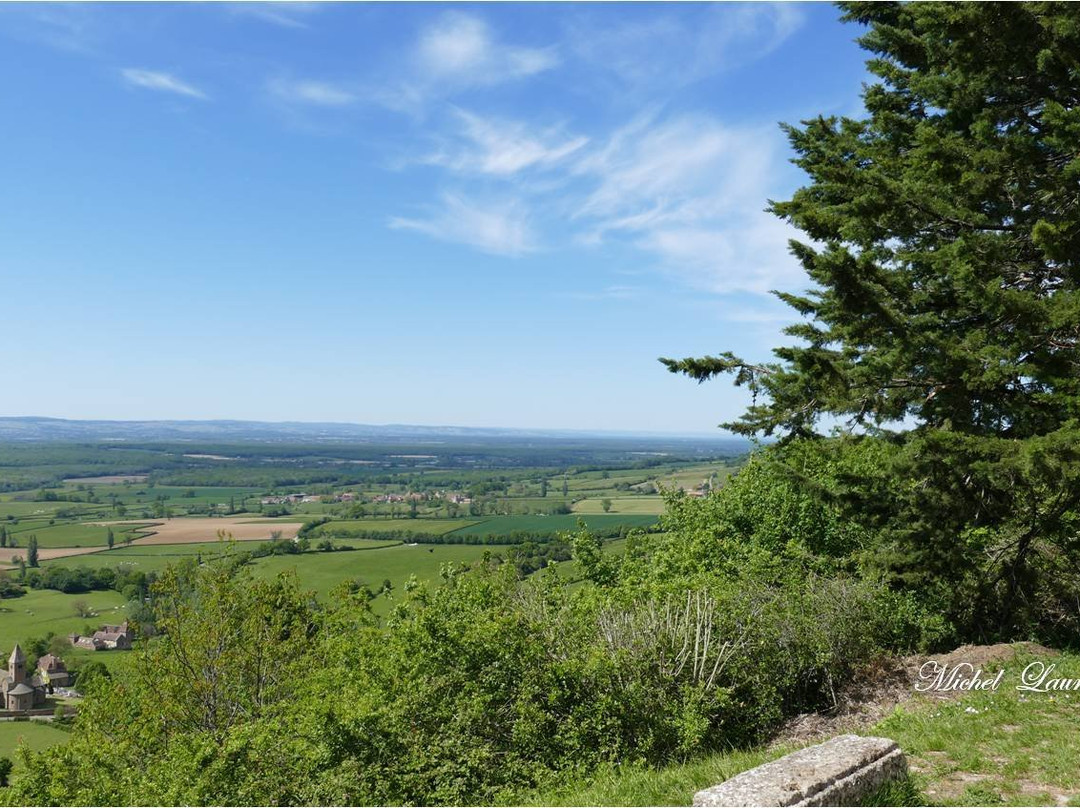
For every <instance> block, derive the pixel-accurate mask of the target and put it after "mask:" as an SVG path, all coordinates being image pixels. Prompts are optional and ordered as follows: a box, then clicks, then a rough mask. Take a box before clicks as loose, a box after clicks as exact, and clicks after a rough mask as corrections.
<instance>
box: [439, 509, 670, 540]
mask: <svg viewBox="0 0 1080 808" xmlns="http://www.w3.org/2000/svg"><path fill="white" fill-rule="evenodd" d="M580 518H582V517H581V516H579V515H577V514H561V515H557V516H539V515H534V516H495V517H492V518H490V519H485V520H484V521H482V522H477V523H476V524H473V525H469V526H468V527H463V528H459V529H458V530H455V531H453V532H454V533H460V534H464V535H478V536H486V535H488V534H489V533H493V534H497V535H501V536H508V535H510V534H511V533H514V532H515V531H525V532H537V533H548V532H556V531H567V532H569V531H574V530H577V528H578V519H580ZM585 522H586V524H587V525H588V526H589V527H592V528H594V529H596V530H602V529H605V528H617V527H622V526H626V527H647V526H649V525H652V524H655V523H656V517H655V516H651V515H646V514H640V513H639V514H628V515H626V516H620V515H616V514H598V515H590V516H588V517H587V518H585Z"/></svg>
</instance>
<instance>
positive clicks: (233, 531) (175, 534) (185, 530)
mask: <svg viewBox="0 0 1080 808" xmlns="http://www.w3.org/2000/svg"><path fill="white" fill-rule="evenodd" d="M101 524H103V525H138V524H143V525H145V524H146V521H145V520H129V521H123V522H102V523H101ZM301 527H303V522H274V523H270V524H268V523H266V522H265V521H263V522H261V523H260V522H255V521H252V520H250V519H248V518H244V519H235V518H229V517H220V518H211V517H202V518H192V519H184V518H178V519H167V520H165V521H164V522H155V523H153V524H150V525H148V526H147V527H146V528H145V529H144V530H145V532H149V533H151V535H149V536H146V537H144V538H141V539H135V540H134V541H133V542H132V545H136V544H194V543H196V542H204V541H216V540H217V537H218V533H219V532H225V533H228V534H230V535H231V536H232V538H233V539H235V540H236V541H267V540H268V539H269V538H270V534H271V533H276V532H280V533H281V537H282V538H283V539H292V538H295V537H296V533H297V531H299V530H300V528H301Z"/></svg>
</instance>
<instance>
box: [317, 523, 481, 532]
mask: <svg viewBox="0 0 1080 808" xmlns="http://www.w3.org/2000/svg"><path fill="white" fill-rule="evenodd" d="M474 524H476V520H470V519H336V520H334V521H333V522H327V523H326V524H325V525H322V526H321V527H319V529H318V531H317V532H318V533H320V534H329V535H333V534H334V533H338V534H345V533H350V532H351V533H367V532H373V531H385V532H387V533H394V532H399V531H404V532H409V533H430V534H431V535H432V536H441V535H442V534H443V533H449V532H450V531H452V530H458V529H459V528H463V527H469V526H470V525H474Z"/></svg>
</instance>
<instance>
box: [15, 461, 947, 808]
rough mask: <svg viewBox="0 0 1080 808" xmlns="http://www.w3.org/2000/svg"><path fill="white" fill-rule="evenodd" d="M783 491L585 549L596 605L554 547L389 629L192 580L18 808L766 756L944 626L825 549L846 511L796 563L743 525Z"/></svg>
mask: <svg viewBox="0 0 1080 808" xmlns="http://www.w3.org/2000/svg"><path fill="white" fill-rule="evenodd" d="M761 468H762V471H761V474H767V473H772V472H771V471H768V469H770V468H771V467H770V466H767V465H763V466H762V467H761ZM763 484H764V483H763V481H762V478H761V477H759V476H758V472H757V471H751V473H750V474H748V475H747V476H746V477H745V478H743V481H742V482H738V478H736V482H735V483H733V485H732V488H731V493H729V494H727V495H726V498H724V499H721V498H720V497H717V498H716V499H715V500H713V499H706V500H703V501H696V502H691V501H689V500H685V499H682V498H679V497H676V498H674V500H673V503H672V506H673V507H672V513H671V516H670V517H669V518H667V519H666V520H665V527H666V528H667V531H668V532H667V533H666V534H665V535H664V536H662V537H661V536H655V535H651V536H650V535H647V534H643V533H635V534H633V535H631V536H630V537H628V539H627V546H626V551H625V553H624V554H623V555H621V556H618V555H614V554H611V553H605V552H603V549H602V545H603V542H602V540H601V539H600V538H599V537H596V536H593V535H591V534H588V533H584V532H583V533H580V534H578V535H577V536H575V537H574V540H573V542H572V543H573V546H574V551H575V553H576V554H577V555H578V558H579V563H580V564H581V568H582V570H583V572H584V573H585V575H586V577H587V578H588V579H589V580H590V581H591V584H589V585H586V586H570V585H568V584H567V583H566V582H565V580H564V579H563V578H562V577H560V576H558V575H554V574H545V573H540V574H536V575H531V576H529V577H528V578H525V579H524V580H522V578H521V573H522V570H521V569H520V563H517V562H521V561H528V560H532V559H534V555H535V553H531V552H530V549H532V550H537V549H539V548H540V547H551V548H555V547H556V545H544V546H537V545H533V546H531V547H530V546H529V545H522V546H520V547H518V548H515V551H516V552H518V553H519V554H520V556H517V557H515V556H513V555H511V556H510V558H509V560H511V561H514V562H516V563H510V564H507V563H499V560H498V559H497V558H496V557H494V556H489V557H487V558H486V559H485V560H484V561H483V562H482V563H479V564H478V565H477V566H476V568H474V569H471V570H466V569H464V568H462V567H447V568H445V569H444V571H443V583H442V586H441V587H439V588H438V589H436V590H434V591H433V592H428V591H427V589H426V588H425V587H423V586H418V585H416V584H415V583H412V582H410V583H409V584H406V585H405V586H404V587H403V590H404V591H403V592H400V593H397V592H395V593H393V594H388V595H387V596H388V597H392V599H393V607H392V611H391V613H390V615H389V617H388V618H387V619H386V621H385V623H383V624H381V623H380V621H378V620H377V619H376V618H375V617H373V616H372V614H371V612H370V610H369V606H368V603H369V600H370V595H369V593H365V592H361V591H360V590H359V589H358V588H356V587H352V588H349V587H347V586H345V587H342V589H340V590H339V591H338V592H337V593H335V596H334V597H333V598H332V599H331V601H330V603H329V604H328V605H327V606H326V607H320V606H317V605H316V604H315V602H314V601H313V600H312V599H311V598H310V597H308V596H306V595H304V594H303V593H301V592H299V591H298V590H297V588H296V586H295V583H294V582H293V581H292V579H291V578H289V577H287V576H286V577H281V578H279V579H277V580H276V581H274V582H255V581H252V580H251V579H250V576H249V573H247V572H246V571H245V568H244V566H243V564H240V563H236V560H237V558H238V556H236V554H235V551H230V552H229V553H228V554H227V555H226V557H225V558H224V559H221V560H220V561H215V562H211V563H209V564H205V565H203V566H202V567H195V566H193V565H187V566H184V567H181V568H178V569H176V570H173V571H171V572H169V573H167V574H166V575H165V576H164V579H163V581H162V582H161V584H160V585H159V586H157V587H156V588H155V596H154V609H155V616H154V620H155V622H156V624H157V626H158V628H159V630H161V631H163V632H164V636H163V637H162V638H160V639H159V640H158V641H156V642H154V643H151V644H149V645H148V646H147V647H146V648H144V650H143V651H141V652H140V653H141V657H140V659H139V661H138V663H137V664H136V665H135V666H134V669H133V670H132V671H131V672H130V673H128V674H125V675H124V676H122V677H120V678H119V679H118V680H114V681H113V682H111V683H110V686H108V687H98V688H95V690H94V692H93V693H92V694H91V696H90V697H89V698H88V699H87V700H86V705H85V707H84V709H83V710H82V712H81V713H80V716H79V718H78V719H77V720H76V722H75V726H74V728H73V736H72V741H71V743H70V744H68V745H67V746H65V747H57V748H55V749H53V750H50V751H47V752H45V753H41V754H32V753H29V752H26V753H24V764H25V765H24V766H22V767H20V770H19V774H17V775H16V781H15V783H14V787H13V790H12V791H11V792H10V794H9V796H8V798H9V799H11V800H17V801H23V802H28V803H38V802H43V801H59V802H97V803H103V804H124V803H130V802H133V801H147V800H150V801H154V802H158V803H161V804H173V803H186V804H196V803H197V804H205V803H230V804H249V803H259V804H289V803H293V804H295V803H315V804H345V803H348V804H359V803H364V804H379V803H391V804H400V803H421V804H442V803H477V802H481V803H491V802H497V801H507V800H511V801H512V800H513V799H514V795H516V794H520V793H521V790H522V789H527V788H529V787H532V786H534V785H536V784H538V783H540V782H543V781H545V780H548V779H550V778H553V777H559V776H565V775H566V774H567V773H569V772H580V771H583V770H588V769H590V768H592V767H594V766H597V765H600V764H603V763H612V762H620V761H621V762H640V763H648V764H662V763H664V762H665V761H670V760H672V759H682V758H686V757H690V756H693V755H695V754H698V753H701V752H704V751H706V750H709V749H714V748H717V747H720V746H728V745H732V744H745V743H751V742H755V741H759V740H761V739H763V738H765V737H767V735H768V732H769V731H770V730H771V729H772V728H773V727H775V726H776V724H777V723H778V722H779V721H780V720H781V719H782V718H783V717H784V716H786V715H789V714H791V713H792V712H795V711H801V710H805V709H809V708H813V707H816V706H823V705H827V704H828V703H829V700H830V698H831V694H832V693H833V692H834V690H835V688H836V686H837V685H838V684H839V683H840V682H842V681H843V679H844V678H845V677H846V676H847V675H849V673H850V672H851V670H852V668H853V667H854V666H856V665H858V664H859V663H860V662H861V661H863V660H866V659H868V658H869V657H870V656H872V655H873V654H875V653H877V652H879V651H880V650H882V649H885V648H908V647H912V646H914V645H917V644H919V643H925V642H927V641H928V640H929V639H932V636H933V632H934V631H935V630H936V629H937V628H938V626H937V625H936V624H935V622H934V621H933V620H928V619H926V617H925V615H924V614H923V613H922V612H921V611H920V609H919V608H918V607H917V605H916V604H915V603H914V602H913V601H912V600H911V599H909V598H907V597H906V596H904V595H902V594H897V593H894V592H892V591H890V590H889V589H888V588H886V587H883V586H881V585H879V582H878V581H876V580H874V579H869V578H867V579H862V578H860V577H859V576H858V575H857V574H855V573H853V572H848V571H844V570H843V569H842V567H844V563H845V562H844V561H843V559H842V558H841V557H838V558H836V559H832V558H828V557H825V560H824V561H822V560H821V557H819V556H816V555H814V554H812V553H811V552H810V551H809V550H808V549H807V547H806V543H807V540H809V539H810V538H811V534H812V533H813V532H814V531H816V530H817V529H818V528H819V527H820V524H821V523H822V522H821V520H822V519H823V518H825V516H828V518H834V517H835V514H833V515H831V516H830V515H829V512H828V511H825V512H824V513H825V516H823V515H822V513H817V514H814V513H813V512H812V508H811V507H810V505H808V504H804V506H802V511H803V512H804V514H805V516H806V519H805V521H804V522H803V523H801V524H803V527H804V528H805V529H806V530H807V531H809V532H808V533H807V534H806V535H801V534H800V531H801V530H802V529H803V528H800V527H798V524H796V525H795V526H794V527H793V530H794V533H793V534H791V535H787V534H784V535H785V538H784V540H783V549H782V551H777V549H776V541H777V539H776V535H774V534H776V529H777V526H776V525H774V524H773V522H772V521H771V513H772V512H771V510H764V511H760V512H746V511H745V508H744V507H743V506H745V505H746V503H747V502H748V501H749V500H748V499H747V497H749V495H750V492H751V491H752V490H754V489H755V488H756V487H758V486H761V485H763ZM739 486H745V487H746V489H745V490H744V491H743V492H742V493H743V494H744V495H745V496H740V495H739V491H740V489H739ZM720 502H728V504H727V505H726V506H723V505H720V504H718V503H720ZM795 510H796V511H798V510H799V509H798V508H796V509H795ZM718 518H720V519H722V520H723V521H724V522H725V523H726V524H727V526H726V527H725V528H724V529H723V530H721V531H713V530H711V528H709V527H708V525H709V523H710V521H711V520H713V519H718ZM826 521H827V519H826ZM735 524H737V525H739V530H742V531H744V532H742V533H737V532H735V528H734V527H732V525H735ZM836 535H838V536H843V535H846V533H845V532H844V531H843V530H841V529H839V528H838V530H837V532H836ZM740 536H741V537H742V538H741V540H742V546H741V549H738V551H737V552H736V549H737V548H739V540H740V538H739V537H740ZM718 537H719V538H718ZM830 546H832V545H830ZM835 546H836V547H841V546H843V547H845V548H849V549H850V552H851V553H854V552H855V550H854V549H851V548H855V547H857V546H858V542H852V543H851V544H850V545H849V544H844V543H843V542H841V543H838V544H836V545H835ZM729 550H730V551H732V552H731V553H730V554H729V555H727V556H726V557H725V559H724V560H723V562H722V563H721V562H719V561H717V559H716V558H715V557H714V555H715V554H716V553H717V552H720V553H722V554H723V553H726V552H727V551H729Z"/></svg>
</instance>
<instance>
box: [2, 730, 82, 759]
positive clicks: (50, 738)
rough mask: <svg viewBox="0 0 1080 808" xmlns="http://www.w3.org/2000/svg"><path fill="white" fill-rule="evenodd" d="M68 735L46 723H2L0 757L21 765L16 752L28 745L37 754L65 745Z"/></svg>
mask: <svg viewBox="0 0 1080 808" xmlns="http://www.w3.org/2000/svg"><path fill="white" fill-rule="evenodd" d="M67 739H68V733H67V732H66V731H64V730H62V729H57V728H56V727H54V726H53V725H52V724H49V723H47V722H45V721H0V756H2V757H6V758H10V759H11V761H12V762H13V763H14V764H15V766H16V767H17V766H18V765H19V760H18V757H17V756H16V754H15V750H16V749H18V748H19V745H20V744H26V746H28V747H30V749H32V750H34V751H35V752H40V751H41V750H42V749H48V748H49V747H50V746H56V744H59V743H64V742H65V741H67Z"/></svg>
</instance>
